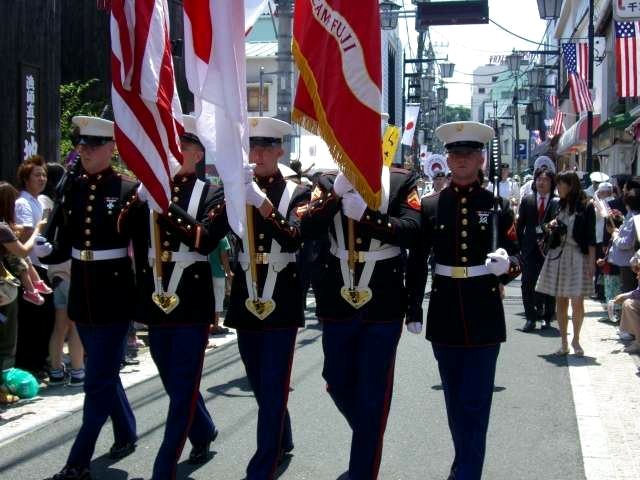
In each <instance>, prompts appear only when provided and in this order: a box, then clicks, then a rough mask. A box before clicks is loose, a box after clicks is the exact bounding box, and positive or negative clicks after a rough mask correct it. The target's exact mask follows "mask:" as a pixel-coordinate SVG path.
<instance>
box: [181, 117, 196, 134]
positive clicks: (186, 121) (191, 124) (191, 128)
mask: <svg viewBox="0 0 640 480" xmlns="http://www.w3.org/2000/svg"><path fill="white" fill-rule="evenodd" d="M182 126H183V127H184V133H188V134H189V135H193V136H194V137H197V136H198V129H197V128H196V117H194V116H193V115H182Z"/></svg>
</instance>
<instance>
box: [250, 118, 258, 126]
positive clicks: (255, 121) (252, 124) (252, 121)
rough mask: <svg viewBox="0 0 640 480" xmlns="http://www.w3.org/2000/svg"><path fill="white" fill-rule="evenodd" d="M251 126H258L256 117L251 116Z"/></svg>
mask: <svg viewBox="0 0 640 480" xmlns="http://www.w3.org/2000/svg"><path fill="white" fill-rule="evenodd" d="M251 126H252V127H257V126H258V119H257V118H252V119H251Z"/></svg>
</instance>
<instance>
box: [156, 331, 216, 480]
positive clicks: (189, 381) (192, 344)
mask: <svg viewBox="0 0 640 480" xmlns="http://www.w3.org/2000/svg"><path fill="white" fill-rule="evenodd" d="M208 338H209V325H187V326H150V327H149V347H150V350H151V357H152V358H153V361H154V362H155V364H156V366H157V367H158V372H159V373H160V379H161V380H162V385H163V386H164V389H165V391H166V392H167V395H169V412H168V413H167V420H166V425H165V430H164V438H163V439H162V444H161V445H160V450H159V451H158V455H157V456H156V460H155V462H154V464H153V477H152V478H153V479H154V480H169V479H175V478H176V468H177V465H178V461H179V459H180V455H181V454H182V449H183V448H184V444H185V442H186V440H187V438H189V441H190V442H191V444H192V445H202V444H204V443H206V442H208V441H210V440H211V439H212V438H213V434H214V432H215V426H214V424H213V420H212V419H211V416H210V415H209V412H208V411H207V407H206V406H205V404H204V400H203V399H202V395H200V378H201V376H202V363H203V361H204V350H205V348H206V346H207V341H208Z"/></svg>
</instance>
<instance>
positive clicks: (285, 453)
mask: <svg viewBox="0 0 640 480" xmlns="http://www.w3.org/2000/svg"><path fill="white" fill-rule="evenodd" d="M292 451H293V445H291V446H288V447H282V448H280V454H279V455H278V466H280V465H282V464H283V463H284V462H285V460H286V459H287V457H290V456H291V452H292Z"/></svg>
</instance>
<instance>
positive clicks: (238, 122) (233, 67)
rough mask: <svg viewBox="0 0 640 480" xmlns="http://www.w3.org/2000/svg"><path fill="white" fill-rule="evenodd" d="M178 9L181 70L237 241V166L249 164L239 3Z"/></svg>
mask: <svg viewBox="0 0 640 480" xmlns="http://www.w3.org/2000/svg"><path fill="white" fill-rule="evenodd" d="M254 3H256V2H254ZM183 5H184V38H185V69H186V74H187V82H188V84H189V89H190V90H191V92H193V96H194V105H195V112H194V116H195V117H196V125H197V129H198V137H199V138H200V141H201V142H202V144H203V145H204V146H205V149H206V152H207V157H208V158H210V159H212V160H213V162H214V163H215V166H216V169H217V171H218V173H219V174H220V178H221V179H222V183H223V185H224V190H225V198H226V205H227V216H228V218H229V226H230V227H231V228H232V229H233V231H234V232H235V233H236V234H238V235H240V236H242V234H243V232H244V225H245V218H246V215H245V203H246V199H245V194H244V178H243V170H242V166H243V164H246V163H248V158H249V130H248V127H247V80H246V58H245V46H244V41H245V30H246V29H245V5H244V1H243V0H233V1H229V0H184V1H183ZM256 18H257V17H256Z"/></svg>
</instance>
